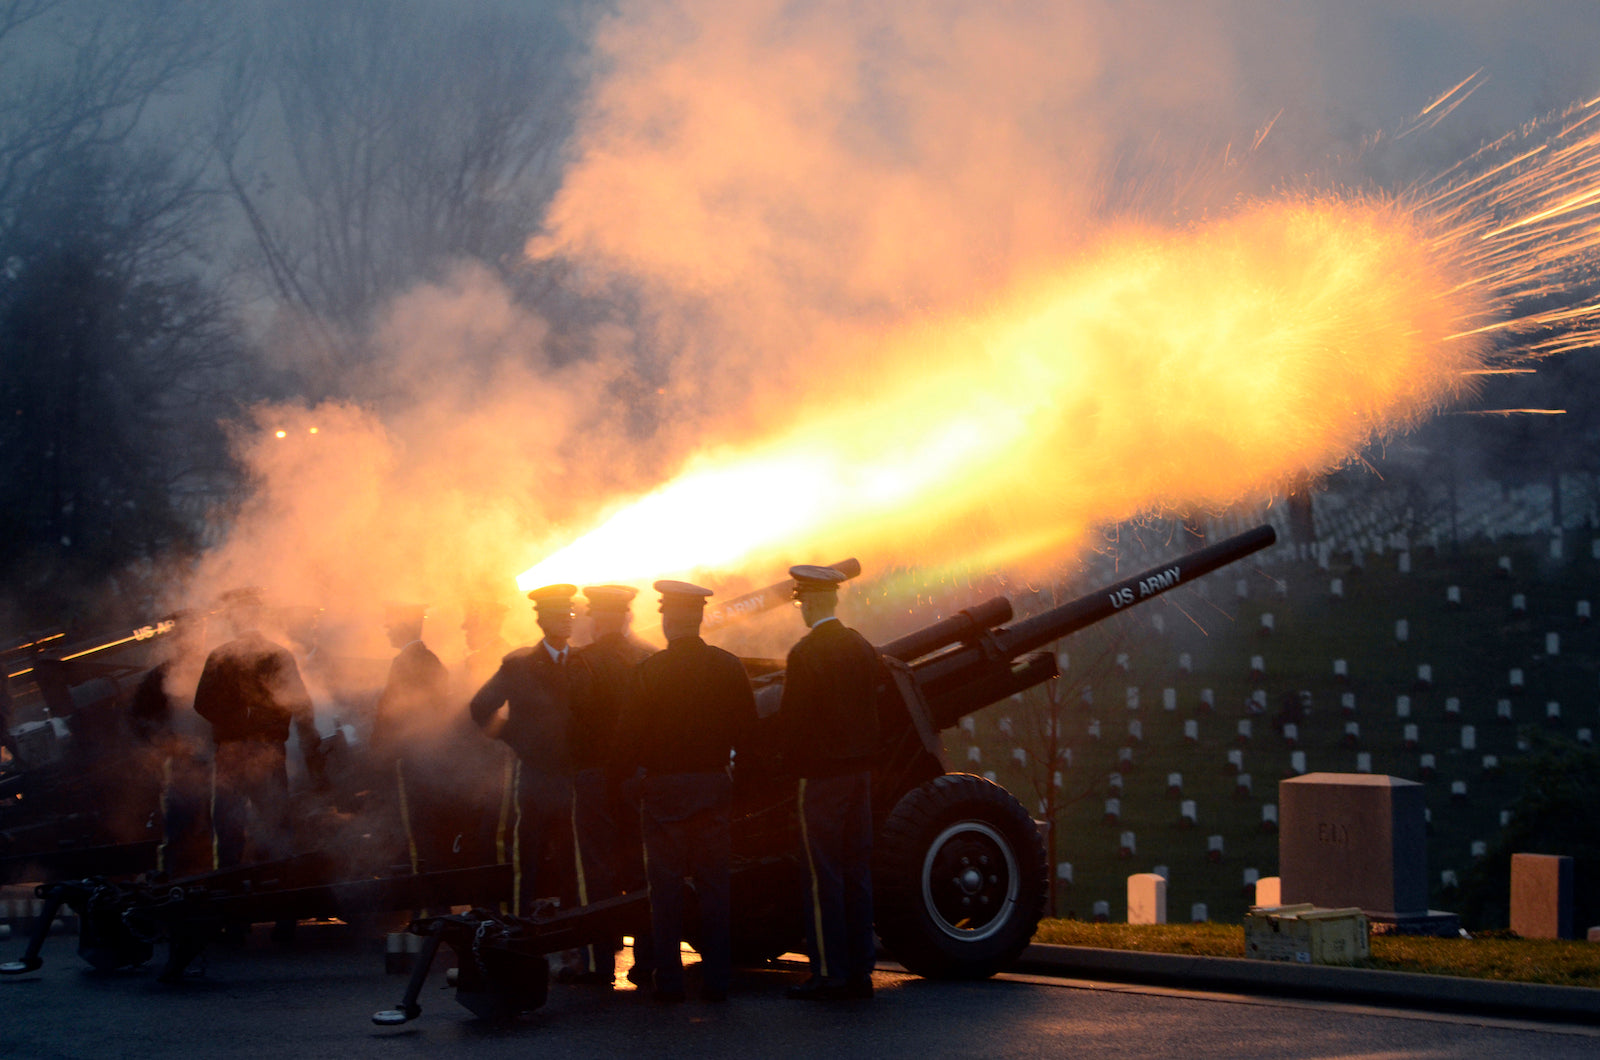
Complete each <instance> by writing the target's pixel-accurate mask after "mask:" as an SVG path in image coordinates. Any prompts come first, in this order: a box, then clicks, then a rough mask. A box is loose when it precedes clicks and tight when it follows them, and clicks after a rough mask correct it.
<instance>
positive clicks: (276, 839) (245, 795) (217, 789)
mask: <svg viewBox="0 0 1600 1060" xmlns="http://www.w3.org/2000/svg"><path fill="white" fill-rule="evenodd" d="M211 826H212V849H213V851H214V855H213V863H214V864H215V865H216V867H217V868H219V869H231V868H233V867H234V866H236V865H241V864H243V863H244V856H245V846H246V843H247V842H248V843H251V844H252V845H253V847H254V853H255V855H256V857H257V859H258V860H273V859H276V858H283V857H288V856H289V853H290V846H291V845H292V844H291V840H290V837H291V830H290V821H289V767H288V758H287V756H286V755H285V753H284V747H283V744H281V743H274V742H272V741H270V740H224V741H223V742H222V743H219V744H217V750H216V758H215V759H214V760H213V762H212V786H211Z"/></svg>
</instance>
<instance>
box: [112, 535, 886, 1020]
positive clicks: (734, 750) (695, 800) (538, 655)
mask: <svg viewBox="0 0 1600 1060" xmlns="http://www.w3.org/2000/svg"><path fill="white" fill-rule="evenodd" d="M790 575H791V576H792V577H793V579H794V583H795V590H794V596H795V602H796V603H797V605H798V607H799V609H800V615H801V617H802V619H803V620H804V622H805V624H806V625H807V627H808V629H809V632H808V633H807V634H806V635H805V636H804V637H803V639H801V640H800V641H799V642H798V643H797V644H796V645H795V646H794V648H793V649H792V650H791V652H790V653H789V658H788V666H787V673H786V676H785V682H784V687H783V697H782V702H781V705H780V707H779V709H778V712H777V717H776V718H775V719H774V720H773V722H772V725H774V726H775V729H776V733H777V737H778V739H777V746H778V748H779V750H780V754H781V756H782V758H783V761H784V764H785V771H786V772H790V773H793V774H794V775H795V776H796V778H797V781H796V782H797V784H798V790H797V793H796V794H797V799H796V807H797V810H796V812H797V816H798V826H799V833H800V836H801V843H800V846H801V849H799V850H797V851H796V852H795V853H796V856H797V858H798V860H799V861H800V863H801V868H802V873H801V875H802V877H803V879H804V881H805V887H804V892H805V907H804V908H803V909H798V910H796V911H795V912H796V916H797V917H800V918H803V920H804V922H805V926H806V934H807V940H808V944H809V947H810V956H811V975H810V976H809V978H807V979H806V980H805V981H804V982H803V983H801V984H799V985H797V986H796V987H794V988H793V989H791V991H790V995H791V996H792V997H795V998H803V999H815V1000H830V999H858V998H870V997H871V996H872V978H871V970H872V967H873V963H874V940H873V930H872V882H871V870H870V862H871V849H872V811H871V758H872V752H873V750H874V748H875V746H876V743H877V720H876V704H877V699H878V695H879V692H880V688H881V684H882V682H883V680H884V678H883V674H884V671H883V668H882V664H881V662H880V660H879V657H878V654H877V652H876V650H875V649H874V648H873V647H872V646H871V644H869V643H868V642H867V640H866V639H865V638H864V637H862V636H861V635H860V634H859V633H857V632H855V631H854V630H851V629H849V628H847V627H846V626H844V625H843V623H841V622H840V621H839V619H838V618H837V616H836V615H835V609H836V606H837V603H838V591H839V585H840V583H841V582H842V581H843V580H844V575H843V574H841V573H840V572H839V571H836V570H834V569H832V568H829V567H814V566H797V567H794V568H791V570H790ZM655 589H656V591H657V592H658V593H659V594H660V611H661V625H662V633H663V635H664V637H665V640H666V647H665V648H664V649H663V650H660V651H653V650H652V649H651V648H650V647H648V646H646V645H644V644H642V643H641V642H639V641H638V640H636V639H635V638H634V637H633V636H632V635H631V632H630V624H631V614H632V604H633V600H634V597H635V595H636V590H634V589H633V588H631V587H629V586H622V585H599V586H590V587H586V588H584V589H583V590H582V594H581V595H582V597H583V599H584V601H585V603H586V605H587V610H588V615H589V618H590V624H591V629H592V637H591V639H590V641H589V643H587V644H584V645H582V646H575V645H574V644H573V643H572V637H573V630H574V624H575V618H576V614H575V600H576V598H577V597H578V596H579V590H578V588H577V586H575V585H569V584H558V585H548V586H544V587H542V588H539V589H535V590H534V591H532V592H530V593H529V594H528V596H529V598H530V599H531V600H532V602H533V607H534V610H535V615H536V618H537V621H538V625H539V628H540V630H541V631H542V633H543V638H542V639H541V640H540V641H539V642H538V643H537V644H534V645H531V646H528V647H522V648H517V649H515V650H512V651H510V652H508V653H506V654H504V655H503V657H502V658H500V660H499V664H498V666H497V667H496V668H495V669H494V671H493V673H492V674H490V675H489V676H488V677H487V678H486V679H485V680H483V681H482V684H481V686H480V687H478V688H477V690H476V692H475V693H474V694H473V695H472V697H471V700H470V704H469V706H468V709H467V711H466V712H465V714H464V715H463V714H461V713H460V712H459V708H455V709H454V710H452V708H451V707H450V704H451V703H452V702H455V703H459V699H455V698H454V697H452V695H451V693H450V679H449V675H448V672H447V671H446V668H445V667H444V665H443V664H442V663H441V662H440V660H439V658H438V657H437V656H436V655H435V654H434V653H433V652H432V651H430V650H429V649H428V648H427V647H426V646H425V645H424V644H423V642H422V625H423V620H424V610H423V609H422V608H420V607H394V608H391V609H390V613H389V618H388V630H389V636H390V640H391V643H392V644H393V646H394V647H395V648H396V649H397V650H398V654H397V655H396V656H395V658H394V660H393V662H392V663H391V665H390V668H389V674H388V679H387V681H386V682H385V686H384V690H383V692H382V694H381V695H380V697H379V699H378V703H377V707H376V711H375V714H374V718H373V725H372V732H371V737H370V741H369V745H370V746H369V748H368V755H367V758H366V761H367V765H366V770H367V780H368V785H367V788H368V793H369V795H370V796H371V803H372V806H371V809H372V811H373V813H374V815H375V816H376V817H378V818H381V819H384V820H388V821H392V822H394V826H395V827H394V828H393V829H392V834H393V835H395V836H396V837H398V838H399V839H400V841H401V842H403V849H402V850H401V851H399V859H400V860H401V861H404V860H407V859H409V863H410V869H411V870H412V871H421V870H426V869H427V868H429V867H437V866H438V865H439V864H440V863H441V862H442V861H444V860H446V855H447V852H448V851H451V850H454V851H456V852H459V851H460V849H461V847H462V845H463V841H464V840H463V837H464V836H465V837H466V839H465V842H466V845H467V846H468V847H469V854H468V855H467V856H468V857H477V858H478V859H479V861H480V863H481V861H482V860H486V859H488V858H491V857H492V859H493V860H496V861H500V862H509V863H510V864H511V865H512V866H513V881H514V883H513V896H512V901H513V909H514V911H515V912H517V913H520V914H523V915H530V914H532V913H534V912H536V911H537V909H538V908H540V906H539V903H540V902H541V901H543V900H547V899H549V898H552V897H555V898H558V899H559V900H560V902H561V904H562V905H568V904H577V905H588V904H590V903H593V902H596V901H600V900H602V899H605V898H608V897H612V896H615V895H619V894H625V893H637V892H638V891H640V890H641V889H644V888H648V894H649V905H650V931H649V933H648V934H644V933H640V935H639V936H638V937H636V938H635V940H634V958H635V959H634V965H633V967H632V968H631V969H630V970H629V972H628V978H629V979H630V980H631V981H633V982H634V983H635V984H637V985H639V986H640V987H647V986H648V987H649V988H650V990H651V994H652V996H653V997H654V998H656V999H657V1000H659V1001H663V1002H674V1001H682V1000H684V998H685V979H684V971H683V963H682V951H681V948H680V940H681V939H682V938H683V937H684V931H683V926H684V923H683V922H684V906H685V887H686V884H687V882H688V881H690V880H692V886H693V888H694V892H695V896H696V898H697V900H698V906H699V912H700V933H699V935H698V937H697V943H696V944H697V949H698V950H699V952H700V956H701V970H702V973H703V975H702V984H701V996H702V997H703V998H704V999H706V1000H710V1001H720V1000H722V999H725V998H726V997H727V993H728V989H729V985H730V981H731V975H732V938H731V931H732V912H731V908H730V897H729V890H730V861H731V851H730V815H731V809H732V794H733V783H732V774H731V770H732V762H733V761H734V760H735V757H736V755H737V754H738V751H739V749H740V748H741V747H745V748H749V747H750V746H751V745H752V741H753V740H754V737H755V732H756V727H757V723H758V712H757V708H756V699H755V694H754V691H753V688H752V685H751V682H750V679H749V677H748V675H747V673H746V670H745V668H744V665H743V664H742V663H741V662H740V661H739V659H738V658H737V657H735V656H734V655H732V654H731V653H729V652H727V651H724V650H722V649H720V648H717V647H713V646H711V645H709V644H707V643H706V642H705V641H704V640H703V639H702V638H701V637H700V628H701V622H702V618H703V616H704V610H705V605H706V601H707V598H709V597H710V596H711V595H712V592H711V590H709V589H705V588H702V587H700V586H697V585H692V584H689V583H687V582H679V581H659V582H656V583H655ZM226 604H227V607H226V613H227V616H228V619H229V621H230V622H231V623H232V625H233V629H234V634H235V636H234V639H233V640H230V641H229V642H227V643H226V644H223V645H222V646H221V647H219V648H217V649H216V650H214V651H212V652H211V653H210V655H209V656H208V657H207V659H206V663H205V666H204V669H203V671H202V673H201V676H200V680H199V685H198V687H197V689H196V693H195V701H194V708H195V712H196V714H198V715H199V716H200V717H202V718H204V719H205V720H206V721H208V722H209V723H210V726H211V736H212V741H213V743H214V750H213V758H212V760H213V763H214V780H213V783H212V786H211V788H212V792H213V795H212V798H213V806H212V809H211V820H212V829H211V831H212V833H213V837H214V838H213V850H212V862H213V864H214V865H216V866H218V867H227V866H230V865H236V864H239V863H240V862H241V860H242V859H243V858H244V857H245V845H246V834H247V824H246V822H247V820H248V821H249V822H250V824H251V825H252V826H253V827H254V828H255V829H258V830H259V831H258V832H251V833H250V835H249V840H250V842H251V843H253V844H255V846H256V847H257V849H264V850H273V851H277V850H284V849H286V848H287V846H288V843H287V833H286V830H287V828H288V820H289V814H288V790H289V787H288V776H287V750H286V747H287V742H288V737H289V733H290V731H291V730H294V731H295V732H296V733H297V737H298V740H299V744H300V748H301V750H302V752H303V753H304V756H305V763H306V772H307V775H308V777H309V779H310V781H311V783H312V785H313V787H316V786H319V785H326V783H327V781H326V776H325V768H324V764H323V762H322V759H321V755H320V753H319V751H318V748H319V743H320V741H319V738H318V735H317V732H316V728H315V725H314V723H313V720H312V711H311V700H310V697H309V695H308V694H307V692H306V688H305V684H304V682H303V681H302V679H301V676H300V673H299V671H298V669H297V668H296V665H295V661H294V658H293V656H292V655H291V654H290V652H288V650H287V649H284V648H282V647H280V646H279V645H277V644H275V643H273V642H272V641H270V640H269V639H267V638H266V637H264V636H263V635H262V634H261V633H260V632H259V623H260V618H261V612H260V599H259V596H258V595H256V594H252V593H242V594H238V595H237V596H236V597H235V598H233V599H231V600H229V601H226ZM491 629H492V630H493V631H495V632H497V630H498V616H494V620H493V621H491V622H484V623H480V625H479V628H478V630H477V631H476V635H475V633H474V630H473V628H472V625H471V618H470V617H469V625H468V627H467V631H468V646H469V649H471V650H472V652H473V656H471V657H469V667H471V666H472V665H473V663H474V659H476V661H477V665H478V667H479V669H480V672H481V673H487V671H488V667H487V666H486V665H484V659H485V657H490V658H492V653H493V651H494V649H495V648H496V647H497V645H495V644H494V637H493V636H492V635H491V632H490V631H491ZM501 644H502V645H503V641H502V642H501ZM157 687H159V684H158V685H157ZM136 698H137V697H136ZM150 709H151V708H150V707H149V704H148V701H147V704H146V706H145V708H144V712H145V713H148V712H149V710H150ZM140 713H141V712H140V710H139V709H137V705H136V710H135V716H136V718H137V717H138V716H139V715H140ZM485 734H487V735H488V736H491V737H494V738H496V739H498V740H499V741H501V742H502V743H503V744H504V745H505V746H506V747H507V748H509V750H510V756H509V760H507V759H498V760H497V758H496V756H495V753H494V752H493V750H492V748H493V746H494V745H493V744H492V743H491V742H490V741H488V740H485V739H484V738H483V737H484V735H485ZM501 753H502V754H503V752H501ZM463 792H470V793H471V795H472V797H470V798H468V799H466V800H465V804H467V805H472V806H476V807H478V808H479V812H478V813H477V814H475V815H474V816H476V817H478V818H480V819H479V820H475V821H463V820H462V819H461V818H462V814H461V813H460V807H461V806H462V805H463V800H462V799H461V798H460V797H459V796H460V795H461V794H462V793H463ZM180 816H181V813H180ZM170 830H171V829H170V819H169V832H170ZM280 830H283V831H282V834H279V832H280ZM620 945H621V939H620V938H618V939H614V940H610V941H609V942H608V943H601V944H598V945H594V946H590V947H587V948H586V949H585V950H584V951H581V952H580V953H575V954H570V955H568V959H567V961H566V963H565V964H564V966H563V967H561V968H559V969H558V970H557V973H556V974H557V978H558V979H559V980H562V981H566V982H571V983H576V984H586V985H595V986H601V987H609V986H611V985H613V983H614V979H615V958H616V952H617V950H618V949H619V948H620Z"/></svg>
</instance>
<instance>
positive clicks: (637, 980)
mask: <svg viewBox="0 0 1600 1060" xmlns="http://www.w3.org/2000/svg"><path fill="white" fill-rule="evenodd" d="M651 978H652V976H651V972H650V966H649V965H646V964H636V965H634V966H633V967H632V968H629V969H628V982H630V983H632V984H633V985H634V986H638V987H645V986H649V985H650V982H651Z"/></svg>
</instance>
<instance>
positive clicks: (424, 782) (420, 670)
mask: <svg viewBox="0 0 1600 1060" xmlns="http://www.w3.org/2000/svg"><path fill="white" fill-rule="evenodd" d="M427 613H428V609H427V606H426V605H424V604H415V603H398V602H397V603H388V604H385V605H384V628H385V630H386V632H387V633H388V635H389V644H390V646H391V647H394V648H396V649H398V651H399V654H398V655H396V656H395V657H394V660H393V661H392V662H390V664H389V676H388V678H387V679H386V680H385V681H384V684H383V692H382V693H380V694H379V696H378V706H377V709H376V711H375V712H374V713H373V718H372V741H371V748H372V760H373V764H374V766H375V767H376V769H375V771H376V776H374V778H373V785H372V786H373V790H374V791H388V792H392V793H393V794H392V796H390V797H388V798H384V799H381V800H380V802H381V803H382V804H383V805H384V808H385V811H386V813H385V815H386V816H387V817H389V819H390V821H391V822H392V823H393V824H394V825H395V826H397V827H398V829H399V833H400V835H401V837H402V841H403V843H404V857H405V859H406V861H407V862H409V864H410V866H411V871H412V872H420V871H425V870H426V869H437V868H440V867H441V863H442V862H443V861H444V860H445V859H444V857H443V856H442V855H443V854H444V853H445V852H446V851H447V850H448V849H449V847H450V841H449V837H448V836H447V835H445V833H446V832H447V831H448V830H449V822H448V821H444V820H441V819H440V818H441V816H442V815H443V813H444V812H445V809H446V799H445V797H444V794H443V790H442V789H443V787H444V778H443V777H442V776H441V774H442V773H443V771H444V770H445V769H446V768H447V767H448V763H446V762H444V761H441V760H440V759H441V756H440V755H439V754H437V753H436V752H437V750H438V745H439V743H440V737H441V734H442V733H443V730H444V728H445V726H446V724H447V711H448V710H449V702H450V674H449V672H448V671H447V670H445V668H444V663H442V662H440V661H439V657H438V656H437V655H435V654H434V653H433V651H432V650H431V649H430V648H429V647H428V646H427V645H426V644H424V643H423V642H422V624H423V622H424V621H425V620H426V618H427Z"/></svg>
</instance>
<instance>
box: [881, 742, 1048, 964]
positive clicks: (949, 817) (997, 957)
mask: <svg viewBox="0 0 1600 1060" xmlns="http://www.w3.org/2000/svg"><path fill="white" fill-rule="evenodd" d="M873 885H874V891H875V894H874V919H875V921H876V926H877V930H878V937H879V938H881V939H882V940H883V944H884V946H885V947H886V948H887V949H888V951H889V953H890V954H891V955H892V956H893V957H894V958H895V959H896V960H898V961H899V962H900V963H901V964H903V965H905V966H906V968H907V969H908V970H909V971H911V972H914V973H916V974H917V975H921V976H925V977H927V978H930V979H986V978H988V977H989V976H991V975H993V974H994V973H995V972H997V971H999V970H1000V969H1002V968H1004V967H1005V966H1007V965H1008V964H1010V963H1011V962H1013V961H1015V960H1016V959H1017V957H1018V955H1020V954H1021V953H1022V951H1023V949H1024V948H1025V947H1026V946H1027V945H1028V943H1029V941H1030V940H1031V939H1032V938H1033V933H1034V930H1035V929H1036V928H1037V927H1038V926H1039V917H1040V915H1041V913H1042V912H1043V910H1044V903H1045V897H1046V895H1047V894H1048V887H1049V879H1048V876H1047V874H1046V865H1045V852H1044V841H1043V840H1042V839H1041V838H1040V836H1039V830H1038V828H1037V827H1036V826H1035V825H1034V823H1033V820H1032V818H1030V817H1029V816H1028V812H1027V811H1026V810H1024V809H1023V808H1022V805H1021V803H1019V802H1017V800H1016V799H1015V798H1014V797H1012V795H1011V793H1010V792H1009V791H1007V790H1006V789H1005V788H1002V787H1001V786H1000V785H998V784H996V783H994V782H993V781H989V780H985V779H984V778H982V777H977V776H973V775H971V774H970V773H946V774H945V775H944V776H941V777H935V778H934V779H933V780H930V781H928V782H927V783H926V784H923V785H922V786H920V787H917V788H913V789H912V790H911V791H908V792H907V793H906V794H905V795H904V796H902V797H901V799H900V801H899V803H898V804H896V806H895V808H894V809H893V810H891V811H890V813H889V816H888V818H887V819H886V820H885V821H884V824H883V828H882V830H881V831H880V832H879V833H878V838H877V842H876V844H875V847H874V858H873Z"/></svg>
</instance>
